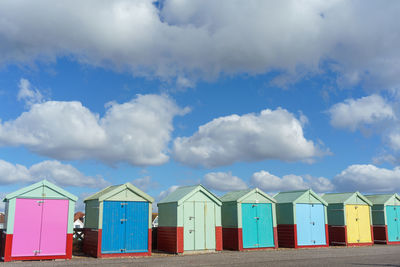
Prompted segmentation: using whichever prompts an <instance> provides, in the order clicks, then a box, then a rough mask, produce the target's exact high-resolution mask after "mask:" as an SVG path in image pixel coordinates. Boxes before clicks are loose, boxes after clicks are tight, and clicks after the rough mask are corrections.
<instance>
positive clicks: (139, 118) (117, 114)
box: [0, 95, 187, 166]
mask: <svg viewBox="0 0 400 267" xmlns="http://www.w3.org/2000/svg"><path fill="white" fill-rule="evenodd" d="M185 112H187V110H186V109H185V110H182V109H180V108H179V107H178V106H177V105H176V104H175V102H174V101H173V100H171V99H170V98H169V97H167V96H165V95H138V96H137V97H136V98H135V99H132V100H131V101H130V102H126V103H122V104H118V103H109V104H108V105H107V107H106V112H105V115H104V116H103V117H102V118H100V117H99V115H98V114H95V113H93V112H91V111H90V110H89V109H88V108H86V107H84V106H82V104H81V103H80V102H61V101H47V102H44V103H40V104H34V105H32V107H31V108H30V110H29V111H27V112H24V113H22V114H21V115H20V116H19V117H18V118H17V119H15V120H10V121H6V122H3V123H0V145H1V146H20V145H23V146H25V147H27V148H28V149H29V150H31V151H33V152H35V153H38V154H41V155H45V156H49V157H53V158H55V159H59V160H77V159H97V160H100V161H103V162H105V163H107V164H115V163H119V162H127V163H130V164H132V165H140V166H142V165H158V164H163V163H165V162H167V161H168V156H167V154H166V152H167V145H168V142H169V141H170V139H171V132H172V130H173V125H172V120H173V118H174V116H176V115H179V114H184V113H185Z"/></svg>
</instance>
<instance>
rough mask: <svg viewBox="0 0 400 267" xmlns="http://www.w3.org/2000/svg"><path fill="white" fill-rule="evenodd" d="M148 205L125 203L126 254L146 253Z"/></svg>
mask: <svg viewBox="0 0 400 267" xmlns="http://www.w3.org/2000/svg"><path fill="white" fill-rule="evenodd" d="M148 216H149V203H147V202H127V205H126V240H125V249H126V252H129V253H132V252H147V251H148V240H149V236H148V235H149V232H148V231H149V230H148V229H149V217H148Z"/></svg>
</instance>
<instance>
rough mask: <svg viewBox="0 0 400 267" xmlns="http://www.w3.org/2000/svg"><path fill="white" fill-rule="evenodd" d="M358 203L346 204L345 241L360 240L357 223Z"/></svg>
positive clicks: (357, 241) (355, 241)
mask: <svg viewBox="0 0 400 267" xmlns="http://www.w3.org/2000/svg"><path fill="white" fill-rule="evenodd" d="M357 210H358V205H346V225H347V242H348V243H359V242H360V227H359V223H358V212H357Z"/></svg>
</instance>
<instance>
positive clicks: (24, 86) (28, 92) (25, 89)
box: [17, 79, 43, 107]
mask: <svg viewBox="0 0 400 267" xmlns="http://www.w3.org/2000/svg"><path fill="white" fill-rule="evenodd" d="M18 88H19V91H18V96H17V98H18V100H23V101H25V104H26V106H28V107H29V106H32V105H33V104H36V103H41V102H42V101H43V95H42V93H40V91H39V90H37V89H34V88H32V85H31V83H30V82H29V81H28V80H26V79H21V80H20V81H19V84H18Z"/></svg>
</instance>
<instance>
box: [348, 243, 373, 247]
mask: <svg viewBox="0 0 400 267" xmlns="http://www.w3.org/2000/svg"><path fill="white" fill-rule="evenodd" d="M373 244H374V243H373V242H368V243H348V244H347V246H349V247H366V246H372V245H373Z"/></svg>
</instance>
